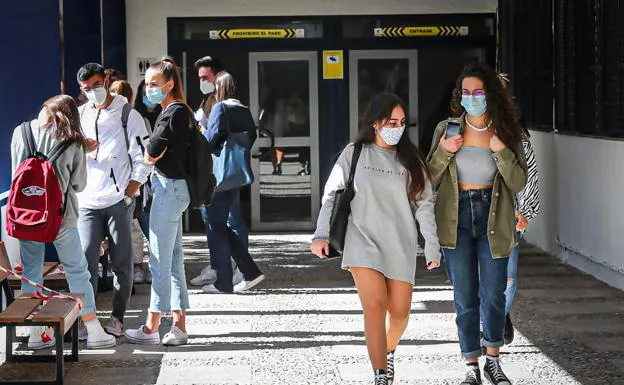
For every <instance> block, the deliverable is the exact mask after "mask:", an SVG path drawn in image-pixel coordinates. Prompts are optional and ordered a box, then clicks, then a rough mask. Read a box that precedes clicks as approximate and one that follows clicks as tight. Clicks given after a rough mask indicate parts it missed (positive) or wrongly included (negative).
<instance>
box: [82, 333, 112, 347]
mask: <svg viewBox="0 0 624 385" xmlns="http://www.w3.org/2000/svg"><path fill="white" fill-rule="evenodd" d="M116 344H117V340H116V338H115V336H114V335H111V334H108V333H106V332H105V331H104V329H102V332H101V333H89V334H88V335H87V349H105V348H112V347H113V346H115V345H116Z"/></svg>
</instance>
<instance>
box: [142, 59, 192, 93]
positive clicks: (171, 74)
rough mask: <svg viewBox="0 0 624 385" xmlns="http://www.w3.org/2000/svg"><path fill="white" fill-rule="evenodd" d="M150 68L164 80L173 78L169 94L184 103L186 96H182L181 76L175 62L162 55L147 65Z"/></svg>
mask: <svg viewBox="0 0 624 385" xmlns="http://www.w3.org/2000/svg"><path fill="white" fill-rule="evenodd" d="M149 68H150V69H152V70H155V71H158V72H160V73H161V74H162V75H163V77H164V78H165V81H166V82H168V81H169V80H173V88H172V89H171V94H172V95H173V98H174V99H175V100H178V101H180V102H183V103H186V98H185V97H184V89H183V87H182V77H181V76H180V69H179V68H178V66H177V64H176V63H175V61H174V60H173V58H171V57H168V56H166V57H164V58H162V59H161V60H159V61H157V62H155V63H153V64H152V65H150V67H149Z"/></svg>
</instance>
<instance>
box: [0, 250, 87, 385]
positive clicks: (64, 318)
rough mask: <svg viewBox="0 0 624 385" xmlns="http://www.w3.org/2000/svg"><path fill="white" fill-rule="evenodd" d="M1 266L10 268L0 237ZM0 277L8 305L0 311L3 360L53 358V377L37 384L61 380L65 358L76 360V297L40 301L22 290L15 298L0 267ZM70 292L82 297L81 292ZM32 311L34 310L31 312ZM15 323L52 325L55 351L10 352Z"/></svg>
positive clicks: (60, 382)
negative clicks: (66, 346)
mask: <svg viewBox="0 0 624 385" xmlns="http://www.w3.org/2000/svg"><path fill="white" fill-rule="evenodd" d="M0 266H2V267H4V268H9V269H10V268H11V265H10V264H9V258H8V255H7V253H6V248H5V246H4V243H3V242H1V241H0ZM0 281H1V282H2V289H3V291H4V292H5V296H6V298H7V302H8V306H7V308H6V309H5V310H4V311H3V312H2V313H0V327H1V326H4V327H6V329H7V333H6V361H7V362H56V380H54V381H51V380H47V381H37V382H36V383H37V384H62V383H63V380H64V361H65V360H68V361H73V362H75V361H78V322H77V321H78V317H79V316H80V308H79V305H78V302H77V301H74V300H72V299H69V298H52V299H50V300H49V301H47V302H46V303H45V305H43V307H42V308H41V309H40V310H39V311H37V310H38V308H39V306H40V305H41V304H42V303H43V301H42V300H41V299H40V298H36V297H35V294H34V293H23V294H22V295H21V296H20V297H18V298H15V297H14V295H13V290H12V289H11V287H10V285H9V284H8V281H9V280H8V276H7V274H6V273H4V272H3V271H0ZM71 296H73V297H76V298H79V299H80V301H83V300H84V296H83V295H82V294H71ZM33 312H35V314H33ZM18 326H52V327H54V337H55V338H56V354H55V355H54V356H51V355H24V354H15V353H14V352H13V342H19V341H18V340H17V339H16V337H15V335H16V333H15V328H16V327H18ZM70 330H71V344H72V350H71V354H69V355H65V354H64V353H63V337H64V336H65V334H66V333H67V332H68V331H70ZM4 383H5V384H25V383H33V381H26V382H24V381H16V382H4Z"/></svg>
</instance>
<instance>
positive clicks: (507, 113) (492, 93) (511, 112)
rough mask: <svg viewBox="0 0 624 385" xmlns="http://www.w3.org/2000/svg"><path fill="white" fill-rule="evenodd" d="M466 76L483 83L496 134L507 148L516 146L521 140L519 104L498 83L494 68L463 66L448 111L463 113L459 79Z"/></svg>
mask: <svg viewBox="0 0 624 385" xmlns="http://www.w3.org/2000/svg"><path fill="white" fill-rule="evenodd" d="M465 78H477V79H480V80H481V81H482V82H483V91H484V92H485V100H486V102H487V113H488V115H489V116H490V118H491V119H492V126H493V127H494V129H495V130H496V135H497V136H498V137H499V138H500V140H502V141H503V143H505V145H506V146H507V147H509V148H510V149H515V148H516V146H517V145H518V144H519V143H520V142H521V141H522V136H523V133H522V130H521V128H520V126H519V125H518V119H519V112H518V106H516V103H514V101H513V96H512V94H511V91H510V90H509V88H507V87H506V86H504V85H503V84H502V83H501V80H500V79H499V77H498V74H497V73H496V71H494V70H493V69H492V68H490V67H489V66H488V65H487V64H483V63H471V64H468V65H467V66H465V67H464V69H463V70H462V72H461V74H460V75H459V77H458V78H457V82H456V83H455V89H454V90H453V98H452V100H451V111H452V112H453V115H454V116H455V117H459V116H461V115H462V114H463V113H464V107H462V105H461V99H462V82H463V81H464V79H465Z"/></svg>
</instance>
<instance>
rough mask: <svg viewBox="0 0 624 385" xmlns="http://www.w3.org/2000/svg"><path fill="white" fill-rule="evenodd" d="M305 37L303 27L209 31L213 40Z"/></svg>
mask: <svg viewBox="0 0 624 385" xmlns="http://www.w3.org/2000/svg"><path fill="white" fill-rule="evenodd" d="M304 37H305V30H304V29H298V28H297V29H295V28H282V29H268V28H254V29H220V30H213V31H210V38H211V39H213V40H223V39H302V38H304Z"/></svg>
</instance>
